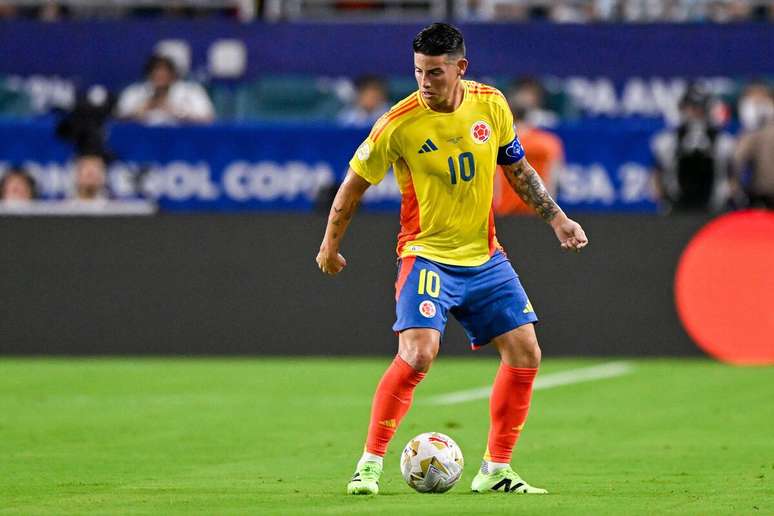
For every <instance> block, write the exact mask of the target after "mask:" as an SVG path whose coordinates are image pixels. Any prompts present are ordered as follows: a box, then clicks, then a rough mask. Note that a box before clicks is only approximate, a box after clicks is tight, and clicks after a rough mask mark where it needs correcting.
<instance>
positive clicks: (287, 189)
mask: <svg viewBox="0 0 774 516" xmlns="http://www.w3.org/2000/svg"><path fill="white" fill-rule="evenodd" d="M656 129H657V126H656V125H654V124H651V123H636V124H635V123H622V122H621V121H616V122H614V121H606V122H605V121H595V122H587V123H584V124H578V125H566V126H562V127H560V128H559V129H558V130H557V131H556V133H557V134H558V136H559V137H560V138H561V139H562V140H563V141H564V144H565V151H566V160H567V163H566V166H565V167H564V170H562V171H561V173H560V174H559V177H558V186H559V194H558V199H559V202H560V203H561V204H562V206H563V207H565V208H567V209H568V210H570V211H572V210H584V211H618V212H621V211H634V212H653V211H655V209H656V206H655V204H654V202H653V199H652V194H651V188H650V165H651V156H650V151H649V140H650V137H651V135H652V134H653V132H654V131H655V130H656ZM53 133H54V129H53V123H52V122H10V121H4V122H0V167H4V166H8V165H11V164H20V165H23V166H25V167H26V168H27V169H28V170H29V171H30V172H31V174H32V175H33V176H34V177H35V179H36V181H37V184H38V189H39V191H40V193H41V195H42V196H43V197H44V198H50V199H58V198H63V197H66V196H67V195H68V193H69V192H70V191H71V190H72V170H71V166H70V163H69V160H70V159H71V157H72V156H71V153H72V151H71V150H70V148H69V147H68V146H66V145H64V144H62V143H61V142H60V141H58V140H57V139H56V138H55V137H54V134H53ZM366 134H367V131H364V130H359V129H343V128H340V127H335V126H329V125H315V126H306V125H304V126H301V125H297V126H293V125H215V126H210V127H181V128H148V127H143V126H139V125H129V124H117V125H115V126H113V127H112V128H111V131H110V146H111V148H112V149H113V151H114V152H115V154H116V155H117V156H118V160H116V161H115V162H114V163H112V164H111V165H110V168H109V173H108V177H109V181H108V182H109V186H110V190H111V192H112V194H113V196H114V197H116V198H118V199H133V198H138V197H145V198H149V199H153V200H155V201H157V202H158V204H159V208H160V209H161V210H162V211H167V212H180V211H185V212H190V211H249V210H254V211H255V210H263V211H265V210H272V211H312V210H313V209H315V206H316V204H317V203H318V202H319V203H321V204H325V200H326V196H327V195H329V193H330V190H331V188H333V187H335V185H336V184H337V182H338V181H340V180H341V178H342V177H343V175H344V174H345V173H346V170H347V163H348V162H349V159H350V158H351V156H352V153H353V152H354V150H355V149H356V148H357V146H358V145H359V144H360V143H361V141H362V140H363V138H364V137H365V136H366ZM399 204H400V192H399V191H398V188H397V185H396V184H395V180H394V178H392V177H387V178H386V179H385V180H384V181H382V183H380V184H379V185H377V186H375V187H372V188H371V189H369V190H368V192H367V194H366V198H365V200H364V206H365V208H366V209H375V210H377V209H378V210H384V209H386V210H397V209H398V207H399Z"/></svg>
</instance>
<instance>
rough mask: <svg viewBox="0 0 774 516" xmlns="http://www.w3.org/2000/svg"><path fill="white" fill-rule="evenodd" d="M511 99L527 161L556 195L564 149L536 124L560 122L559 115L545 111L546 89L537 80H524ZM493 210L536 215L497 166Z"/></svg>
mask: <svg viewBox="0 0 774 516" xmlns="http://www.w3.org/2000/svg"><path fill="white" fill-rule="evenodd" d="M507 98H508V104H509V105H510V107H511V111H513V117H514V120H515V121H516V125H517V127H516V132H517V134H518V136H519V140H520V141H521V144H522V146H523V147H524V152H525V153H526V157H527V160H528V161H529V163H530V164H531V165H532V166H533V167H534V168H535V171H536V172H537V173H538V175H540V178H541V179H542V180H543V183H544V184H545V185H546V189H547V190H548V192H549V193H550V194H551V195H552V196H555V195H556V179H557V174H558V172H559V171H560V169H561V166H562V163H563V161H564V146H563V145H562V141H561V140H560V139H559V138H558V137H557V136H556V135H555V134H553V133H550V132H548V131H546V130H543V129H540V128H539V127H537V125H538V124H537V123H536V121H543V122H546V121H552V122H553V123H556V115H555V114H553V113H551V112H550V111H545V110H543V107H542V104H543V102H542V99H543V89H542V86H541V85H540V83H539V82H537V81H536V80H534V79H522V80H521V81H519V82H517V83H516V85H515V86H514V88H512V90H511V91H510V92H509V94H508V97H507ZM550 115H552V116H553V118H552V117H551V116H550ZM493 207H494V212H495V214H497V215H514V214H533V213H534V210H533V209H532V208H530V207H529V206H527V205H526V204H524V201H522V200H521V198H520V197H519V196H518V195H517V194H516V192H514V191H513V188H512V187H511V186H510V184H509V183H508V180H507V179H506V178H505V174H504V173H503V171H502V168H501V167H497V177H496V180H495V189H494V201H493Z"/></svg>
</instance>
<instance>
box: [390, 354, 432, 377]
mask: <svg viewBox="0 0 774 516" xmlns="http://www.w3.org/2000/svg"><path fill="white" fill-rule="evenodd" d="M392 364H393V365H394V366H395V367H397V368H398V369H399V370H400V372H401V373H402V374H404V375H406V376H407V377H408V378H411V379H412V380H414V381H416V383H419V382H420V381H421V380H422V378H424V377H425V375H426V374H427V373H423V372H421V371H417V370H416V369H414V368H413V367H411V364H409V363H408V362H406V361H405V360H403V359H402V358H401V357H400V355H395V360H393V361H392Z"/></svg>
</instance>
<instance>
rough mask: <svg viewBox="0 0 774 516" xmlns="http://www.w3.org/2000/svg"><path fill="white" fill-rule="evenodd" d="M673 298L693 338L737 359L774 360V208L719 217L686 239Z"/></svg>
mask: <svg viewBox="0 0 774 516" xmlns="http://www.w3.org/2000/svg"><path fill="white" fill-rule="evenodd" d="M675 302H676V305H677V312H678V314H679V316H680V320H681V321H682V323H683V326H684V327H685V329H686V331H687V332H688V334H689V335H690V336H691V338H693V340H694V341H695V342H696V343H697V344H698V345H699V347H700V348H702V349H703V350H704V351H706V352H707V353H708V354H710V355H712V356H713V357H715V358H717V359H719V360H722V361H724V362H730V363H734V364H774V213H771V212H766V211H758V210H750V211H743V212H736V213H732V214H729V215H725V216H722V217H719V218H717V219H715V220H713V221H712V222H710V223H709V224H707V225H706V226H705V227H703V228H702V229H701V230H700V231H699V232H698V233H697V234H696V235H695V236H694V237H693V239H692V240H691V241H690V242H689V243H688V246H687V247H686V248H685V251H683V255H682V256H681V257H680V262H679V263H678V266H677V273H676V275H675Z"/></svg>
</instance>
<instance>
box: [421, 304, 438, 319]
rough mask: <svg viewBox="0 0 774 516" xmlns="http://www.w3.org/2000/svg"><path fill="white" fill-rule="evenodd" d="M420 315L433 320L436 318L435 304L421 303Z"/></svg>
mask: <svg viewBox="0 0 774 516" xmlns="http://www.w3.org/2000/svg"><path fill="white" fill-rule="evenodd" d="M419 313H420V314H422V316H424V317H427V318H428V319H432V318H433V317H435V304H434V303H433V302H432V301H422V302H421V303H419Z"/></svg>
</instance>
